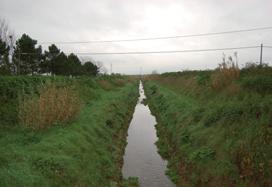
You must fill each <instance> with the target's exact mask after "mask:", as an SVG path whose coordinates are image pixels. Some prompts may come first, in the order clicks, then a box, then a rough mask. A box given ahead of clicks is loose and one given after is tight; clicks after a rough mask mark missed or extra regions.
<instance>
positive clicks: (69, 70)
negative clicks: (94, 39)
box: [65, 53, 82, 76]
mask: <svg viewBox="0 0 272 187" xmlns="http://www.w3.org/2000/svg"><path fill="white" fill-rule="evenodd" d="M65 73H66V75H73V76H77V75H80V74H82V65H81V61H80V60H79V58H78V57H77V56H76V55H75V54H73V53H71V54H70V55H69V56H68V64H67V67H66V72H65Z"/></svg>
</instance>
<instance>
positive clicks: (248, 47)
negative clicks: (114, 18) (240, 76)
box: [74, 46, 260, 56]
mask: <svg viewBox="0 0 272 187" xmlns="http://www.w3.org/2000/svg"><path fill="white" fill-rule="evenodd" d="M259 47H260V46H243V47H228V48H209V49H187V50H171V51H129V52H97V53H74V54H77V55H81V56H83V55H133V54H163V53H164V54H165V53H192V52H208V51H224V50H234V49H237V50H238V49H254V48H259Z"/></svg>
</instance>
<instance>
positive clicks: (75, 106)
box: [18, 83, 81, 129]
mask: <svg viewBox="0 0 272 187" xmlns="http://www.w3.org/2000/svg"><path fill="white" fill-rule="evenodd" d="M80 106H81V104H80V100H79V97H78V94H77V93H76V91H75V90H74V89H73V87H67V86H66V87H65V86H64V87H57V85H56V84H54V83H49V84H48V85H46V86H45V87H44V88H42V89H41V90H40V94H39V95H38V96H37V95H30V96H25V97H23V98H22V99H20V102H19V112H18V118H19V122H20V124H22V125H23V126H25V127H30V128H33V129H44V128H48V127H50V126H52V125H53V124H55V123H59V122H68V121H69V120H71V119H72V118H74V117H75V116H76V115H77V114H78V112H79V111H80Z"/></svg>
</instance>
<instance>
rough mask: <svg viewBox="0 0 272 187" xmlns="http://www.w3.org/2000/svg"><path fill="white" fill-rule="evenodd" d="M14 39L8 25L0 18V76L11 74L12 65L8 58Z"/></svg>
mask: <svg viewBox="0 0 272 187" xmlns="http://www.w3.org/2000/svg"><path fill="white" fill-rule="evenodd" d="M14 38H15V37H14V33H13V32H11V31H10V28H9V26H8V23H7V22H6V21H5V20H4V19H1V18H0V74H11V73H12V68H13V65H12V63H11V60H10V58H9V57H10V54H12V52H13V46H14Z"/></svg>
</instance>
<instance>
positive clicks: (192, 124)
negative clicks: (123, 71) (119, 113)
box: [145, 69, 272, 186]
mask: <svg viewBox="0 0 272 187" xmlns="http://www.w3.org/2000/svg"><path fill="white" fill-rule="evenodd" d="M215 73H216V72H185V73H172V74H171V73H170V74H166V75H161V76H154V77H151V78H150V79H148V80H147V81H145V90H146V93H147V97H148V103H149V106H150V108H151V110H152V112H153V113H154V114H155V115H156V117H157V119H158V125H157V130H158V136H159V141H158V142H157V145H158V147H159V151H160V153H161V155H163V156H164V157H165V158H166V159H168V160H169V164H168V165H169V170H168V174H169V176H170V177H171V178H172V180H173V181H175V182H176V183H177V184H178V186H272V159H271V158H272V127H271V120H272V109H271V106H272V94H271V93H272V92H271V91H272V81H271V69H268V70H267V71H266V70H263V71H260V72H255V73H254V72H247V71H245V72H241V76H240V77H239V78H238V79H237V80H234V81H233V82H230V83H229V84H226V86H222V87H221V88H220V89H215V88H214V87H213V86H212V85H211V82H213V81H214V77H213V74H215ZM216 88H218V87H216Z"/></svg>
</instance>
